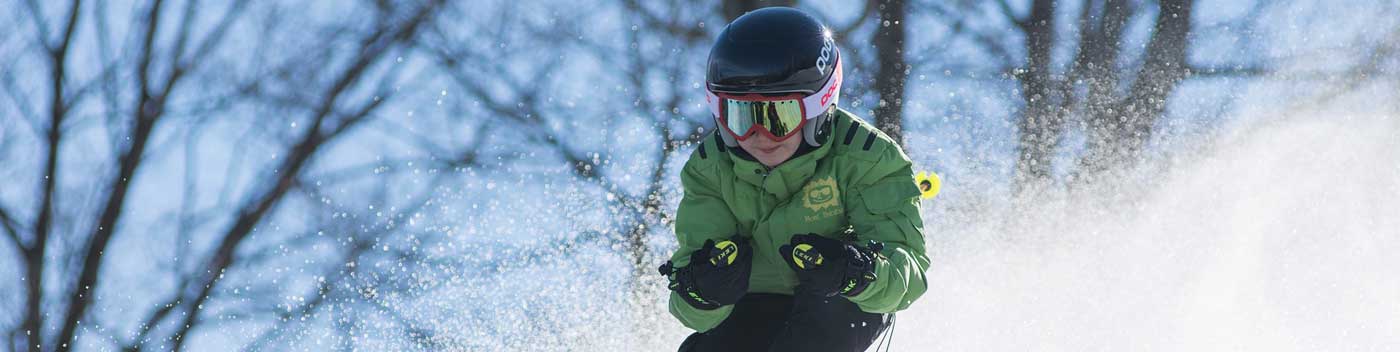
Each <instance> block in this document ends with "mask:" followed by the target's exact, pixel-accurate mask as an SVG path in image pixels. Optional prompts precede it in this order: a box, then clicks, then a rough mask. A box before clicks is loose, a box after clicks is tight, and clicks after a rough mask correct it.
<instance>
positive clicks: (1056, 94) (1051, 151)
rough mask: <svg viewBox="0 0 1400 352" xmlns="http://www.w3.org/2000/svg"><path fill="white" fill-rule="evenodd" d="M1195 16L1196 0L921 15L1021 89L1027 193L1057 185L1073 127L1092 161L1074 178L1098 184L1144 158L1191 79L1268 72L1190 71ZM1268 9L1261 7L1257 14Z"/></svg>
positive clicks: (954, 8)
mask: <svg viewBox="0 0 1400 352" xmlns="http://www.w3.org/2000/svg"><path fill="white" fill-rule="evenodd" d="M1019 5H1027V6H1019ZM1071 6H1073V7H1071ZM1193 7H1194V2H1192V1H1188V0H1179V1H1178V0H1162V1H1152V2H1143V1H1129V0H1087V1H1083V2H1064V1H1050V0H1032V1H1029V3H1019V4H1018V3H1015V2H1012V1H1004V0H1002V1H995V2H971V1H965V2H959V3H956V4H947V3H942V2H925V3H922V4H921V5H920V7H919V8H920V10H921V13H926V14H930V15H932V16H933V17H934V18H936V19H939V20H940V21H942V22H945V23H950V24H952V26H953V27H955V28H957V29H959V30H960V31H961V32H962V33H963V35H964V36H966V37H967V38H970V39H971V42H973V43H976V45H978V46H979V47H980V48H981V50H983V51H984V52H985V53H986V54H988V56H989V57H992V58H995V59H997V60H999V62H997V63H994V64H991V65H990V66H991V67H992V70H993V71H994V72H996V71H1000V72H1007V73H1009V74H1010V76H1011V77H1013V78H1014V79H1015V81H1016V83H1017V84H1018V88H1019V89H1018V92H1019V95H1020V100H1021V102H1022V109H1021V111H1020V113H1019V114H1020V116H1019V118H1018V119H1017V120H1018V123H1017V131H1018V133H1019V143H1018V153H1019V158H1018V162H1017V167H1016V169H1017V171H1016V175H1017V176H1016V181H1015V184H1016V188H1017V189H1018V190H1026V189H1032V188H1036V187H1039V186H1042V185H1045V184H1048V183H1049V182H1051V180H1052V176H1053V175H1052V170H1053V169H1054V165H1053V163H1054V156H1055V155H1056V154H1057V152H1058V151H1059V149H1058V147H1059V145H1060V144H1061V141H1062V138H1063V137H1064V136H1065V133H1066V128H1067V127H1068V124H1069V122H1070V121H1082V122H1083V126H1084V127H1085V133H1086V136H1087V137H1088V142H1087V143H1088V145H1087V146H1086V149H1085V152H1084V153H1083V154H1082V155H1081V157H1080V159H1079V161H1078V162H1077V163H1076V165H1075V166H1074V167H1071V168H1070V169H1071V170H1074V173H1075V174H1076V175H1077V178H1079V179H1086V178H1093V177H1094V176H1095V175H1097V174H1099V173H1101V172H1103V171H1106V170H1109V169H1113V168H1117V167H1121V166H1126V165H1130V164H1132V162H1133V161H1134V160H1138V159H1140V158H1141V157H1142V151H1143V148H1144V146H1145V145H1146V143H1147V141H1148V140H1149V138H1151V136H1152V134H1153V130H1152V128H1153V126H1154V124H1155V123H1156V121H1157V120H1158V119H1159V118H1160V117H1161V116H1162V115H1163V114H1164V113H1165V112H1166V107H1167V105H1168V103H1169V101H1170V99H1171V96H1172V93H1173V92H1174V91H1175V90H1176V87H1177V86H1179V85H1180V83H1181V82H1182V81H1183V80H1185V79H1188V78H1191V77H1208V76H1209V77H1213V76H1222V75H1234V76H1255V75H1259V74H1262V73H1263V72H1265V70H1266V69H1265V68H1264V67H1259V66H1232V67H1203V66H1200V65H1196V64H1193V63H1190V62H1188V61H1187V57H1188V55H1187V54H1188V53H1189V50H1190V41H1191V38H1192V32H1193V22H1192V14H1193ZM1020 8H1028V10H1021V9H1020ZM1075 8H1077V9H1078V13H1077V14H1075V16H1073V17H1071V18H1073V19H1074V20H1073V22H1071V23H1068V24H1062V23H1061V19H1062V18H1065V15H1064V14H1063V13H1062V12H1064V11H1069V10H1071V9H1075ZM1264 8H1265V5H1263V3H1261V4H1260V5H1258V6H1256V7H1255V8H1254V11H1252V12H1251V13H1252V14H1254V15H1257V14H1259V13H1260V12H1262V11H1263V9H1264ZM1144 17H1146V18H1153V19H1154V23H1153V25H1152V26H1151V30H1150V31H1148V32H1147V33H1146V34H1145V39H1143V40H1142V42H1143V43H1145V44H1144V45H1143V47H1144V49H1143V50H1142V51H1141V52H1135V51H1134V48H1133V47H1132V46H1133V45H1134V44H1132V43H1135V40H1134V39H1132V38H1131V37H1130V36H1132V35H1134V33H1133V32H1131V31H1130V28H1129V23H1130V22H1131V21H1133V19H1134V18H1144ZM973 22H977V23H978V24H971V23H973ZM987 23H993V25H990V26H989V25H987ZM1001 26H1005V27H1001ZM1000 28H1004V29H1000ZM1066 28H1068V29H1069V30H1065V29H1066ZM997 30H1011V31H1012V33H1017V34H1019V35H1020V37H1021V38H1020V39H1021V40H1020V44H1019V45H1020V46H1022V48H1021V50H1019V52H1021V53H1023V54H1022V55H1023V56H1019V57H1018V56H1016V55H1014V54H1012V53H1015V52H1018V50H1013V49H1012V48H1011V47H1012V46H1015V45H1017V44H1015V42H1009V41H1008V40H1007V38H1005V37H1003V36H999V35H997V34H995V31H997ZM1066 35H1068V36H1069V37H1068V38H1066V37H1065V36H1066ZM1012 39H1015V37H1012ZM1062 43H1067V44H1068V47H1067V48H1065V46H1066V44H1062ZM1065 49H1068V50H1065ZM1064 52H1068V53H1070V56H1068V60H1065V59H1064V58H1062V57H1059V56H1057V53H1064Z"/></svg>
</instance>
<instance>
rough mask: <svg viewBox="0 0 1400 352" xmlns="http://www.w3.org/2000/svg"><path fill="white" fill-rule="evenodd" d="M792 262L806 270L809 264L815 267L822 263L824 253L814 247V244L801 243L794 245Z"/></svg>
mask: <svg viewBox="0 0 1400 352" xmlns="http://www.w3.org/2000/svg"><path fill="white" fill-rule="evenodd" d="M792 262H793V263H796V264H797V267H798V268H800V269H804V270H805V269H807V266H809V265H810V266H813V267H814V268H815V267H817V266H821V265H822V254H821V252H817V251H816V249H815V248H812V245H810V244H806V243H800V244H798V245H797V246H795V247H792Z"/></svg>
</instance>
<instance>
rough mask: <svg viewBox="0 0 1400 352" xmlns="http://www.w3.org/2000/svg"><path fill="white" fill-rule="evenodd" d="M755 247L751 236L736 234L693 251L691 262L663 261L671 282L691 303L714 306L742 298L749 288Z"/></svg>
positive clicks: (693, 305)
mask: <svg viewBox="0 0 1400 352" xmlns="http://www.w3.org/2000/svg"><path fill="white" fill-rule="evenodd" d="M752 268H753V250H752V247H750V246H749V242H748V240H747V239H745V238H743V237H740V236H734V237H731V238H729V239H727V240H722V241H720V242H719V243H718V244H716V243H715V241H714V240H705V245H703V246H701V247H700V249H698V250H696V251H695V252H694V253H691V254H690V265H687V266H685V267H681V268H677V267H674V266H672V265H671V262H670V261H667V262H666V264H662V265H661V268H660V270H661V275H665V276H666V278H667V279H670V280H671V284H670V285H669V286H668V288H670V289H671V290H672V291H676V293H677V294H679V295H680V296H681V299H682V300H684V301H685V303H689V304H690V306H692V307H695V308H698V309H704V310H710V309H715V308H719V307H720V306H724V305H730V304H734V303H736V302H739V298H740V297H743V296H744V294H745V293H748V291H749V273H750V272H751V271H752V270H751V269H752Z"/></svg>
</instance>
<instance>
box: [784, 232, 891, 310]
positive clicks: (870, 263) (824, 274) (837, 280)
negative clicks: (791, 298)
mask: <svg viewBox="0 0 1400 352" xmlns="http://www.w3.org/2000/svg"><path fill="white" fill-rule="evenodd" d="M882 249H884V245H883V244H880V243H879V242H875V241H870V242H869V243H868V244H867V245H866V246H864V247H860V246H856V245H853V244H850V243H846V242H844V241H841V240H837V239H832V238H826V237H822V236H819V235H817V234H814V233H813V234H806V235H793V236H792V240H791V241H788V244H785V245H783V246H781V247H778V253H779V254H778V255H780V256H781V258H783V261H785V262H787V263H788V266H789V267H792V270H793V271H796V272H797V281H798V285H797V291H798V292H801V293H808V294H815V295H820V296H825V297H831V296H835V295H837V294H840V295H843V296H846V297H851V296H855V295H858V294H860V293H861V292H864V291H865V288H866V287H867V286H869V285H870V283H871V282H874V281H875V261H876V260H877V256H878V255H879V253H880V250H882Z"/></svg>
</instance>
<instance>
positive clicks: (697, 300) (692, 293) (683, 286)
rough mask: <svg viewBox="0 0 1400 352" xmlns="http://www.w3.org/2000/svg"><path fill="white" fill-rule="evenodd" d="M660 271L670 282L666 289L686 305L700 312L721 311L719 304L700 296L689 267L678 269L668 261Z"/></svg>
mask: <svg viewBox="0 0 1400 352" xmlns="http://www.w3.org/2000/svg"><path fill="white" fill-rule="evenodd" d="M659 271H660V272H661V275H664V276H666V279H667V280H668V281H669V282H670V283H669V284H667V285H666V288H668V289H670V290H671V291H672V292H675V293H676V296H679V297H680V298H681V300H682V301H685V303H686V304H689V305H690V306H691V307H694V308H695V309H699V310H715V309H719V307H720V304H719V302H715V301H711V300H707V299H705V298H704V297H702V296H700V291H699V290H697V289H696V288H695V279H694V278H693V277H692V276H691V274H690V267H689V266H686V267H681V268H676V267H674V266H673V265H672V264H671V262H670V261H667V262H666V264H662V265H661V267H660V268H659Z"/></svg>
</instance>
